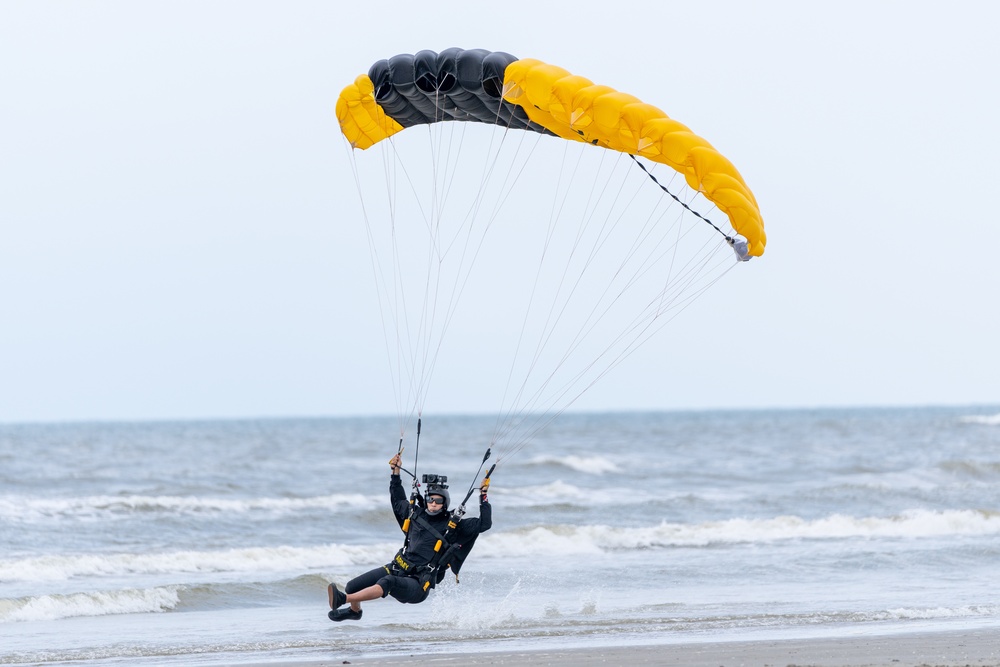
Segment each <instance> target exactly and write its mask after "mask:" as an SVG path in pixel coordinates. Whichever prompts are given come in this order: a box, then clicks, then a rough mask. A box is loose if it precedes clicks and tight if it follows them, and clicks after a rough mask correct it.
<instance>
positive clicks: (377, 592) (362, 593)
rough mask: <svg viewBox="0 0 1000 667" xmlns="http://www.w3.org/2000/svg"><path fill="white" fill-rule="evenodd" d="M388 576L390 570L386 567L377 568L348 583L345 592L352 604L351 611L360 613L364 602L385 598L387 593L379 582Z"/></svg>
mask: <svg viewBox="0 0 1000 667" xmlns="http://www.w3.org/2000/svg"><path fill="white" fill-rule="evenodd" d="M388 576H389V571H388V570H386V569H385V568H384V567H376V568H375V569H374V570H369V571H367V572H365V573H364V574H359V575H358V576H356V577H354V578H353V579H351V580H350V581H348V582H347V585H346V586H344V592H346V593H347V602H348V603H350V605H351V609H353V610H354V611H358V610H359V609H361V603H362V602H365V601H366V600H376V599H378V598H384V597H385V591H384V590H383V588H382V587H380V586H379V585H378V582H379V580H380V579H383V578H385V577H388Z"/></svg>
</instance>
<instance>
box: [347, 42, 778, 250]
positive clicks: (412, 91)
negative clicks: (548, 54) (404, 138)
mask: <svg viewBox="0 0 1000 667" xmlns="http://www.w3.org/2000/svg"><path fill="white" fill-rule="evenodd" d="M337 119H338V121H339V122H340V127H341V130H342V131H343V133H344V136H345V137H346V138H347V140H348V141H349V142H350V143H351V145H352V146H353V147H354V148H361V149H365V148H369V147H371V146H372V145H374V144H376V143H378V142H379V141H382V140H384V139H387V138H389V137H391V136H392V135H394V134H396V133H397V132H399V131H401V130H403V129H404V128H407V127H412V126H415V125H421V124H428V123H436V122H441V121H449V120H451V121H473V122H481V123H490V124H494V125H501V126H504V127H508V128H513V129H521V130H528V131H533V132H540V133H543V134H551V135H555V136H558V137H561V138H563V139H570V140H574V141H582V142H585V143H589V144H593V145H596V146H600V147H602V148H607V149H611V150H615V151H620V152H623V153H628V154H630V155H637V156H641V157H644V158H646V159H649V160H651V161H653V162H659V163H661V164H665V165H667V166H669V167H671V168H673V169H674V170H676V171H678V172H679V173H681V174H683V176H684V178H685V180H686V182H687V184H688V185H689V186H690V187H691V188H692V189H694V190H696V191H699V192H701V193H702V194H703V195H704V196H705V198H706V199H708V200H709V201H710V202H712V203H713V204H714V205H715V206H716V207H718V208H719V210H721V211H722V212H723V213H725V214H726V215H727V216H728V217H729V220H730V222H731V223H732V226H733V229H735V230H736V232H737V233H738V234H740V235H741V236H743V237H744V238H745V239H746V241H747V246H748V249H749V254H750V255H754V256H760V255H762V254H763V252H764V246H765V243H766V235H765V233H764V223H763V219H762V218H761V214H760V209H759V207H758V206H757V201H756V199H755V198H754V195H753V193H752V192H751V191H750V188H749V187H747V185H746V183H745V181H744V180H743V177H742V176H741V175H740V173H739V171H737V170H736V167H735V166H733V164H732V163H731V162H730V161H729V160H728V159H726V158H725V157H724V156H723V155H722V154H721V153H719V152H718V151H717V150H716V149H715V148H714V147H713V146H712V145H711V144H710V143H709V142H708V141H706V140H705V139H703V138H701V137H699V136H698V135H696V134H694V133H693V132H691V131H690V130H689V129H688V128H687V127H686V126H684V125H683V124H681V123H679V122H677V121H675V120H673V119H671V118H669V117H668V116H667V115H666V114H665V113H664V112H663V111H661V110H660V109H658V108H657V107H655V106H652V105H650V104H646V103H643V102H642V101H640V100H638V99H637V98H635V97H633V96H632V95H628V94H627V93H622V92H619V91H616V90H614V89H613V88H609V87H607V86H600V85H595V84H594V83H593V82H591V81H590V80H588V79H586V78H584V77H581V76H575V75H573V74H570V73H569V72H568V71H566V70H564V69H562V68H560V67H556V66H554V65H549V64H547V63H544V62H542V61H539V60H534V59H518V58H516V57H514V56H512V55H510V54H509V53H504V52H501V51H497V52H490V51H485V50H482V49H473V50H463V49H458V48H453V49H447V50H445V51H442V52H441V53H435V52H433V51H421V52H419V53H417V54H414V55H410V54H401V55H397V56H394V57H392V58H389V59H387V60H380V61H378V62H377V63H375V64H374V65H372V67H371V69H370V70H369V71H368V74H367V75H361V76H359V77H358V78H357V79H356V80H355V81H354V83H353V84H351V85H349V86H347V87H346V88H344V90H343V92H341V94H340V98H339V99H338V101H337Z"/></svg>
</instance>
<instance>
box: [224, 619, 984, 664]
mask: <svg viewBox="0 0 1000 667" xmlns="http://www.w3.org/2000/svg"><path fill="white" fill-rule="evenodd" d="M266 664H267V665H268V666H269V667H275V666H276V665H283V666H284V667H320V666H322V667H333V666H334V665H347V664H350V665H364V666H372V665H403V666H405V665H432V666H434V667H458V666H460V665H461V666H464V665H549V666H552V667H570V666H571V665H573V666H581V667H589V666H593V665H627V666H628V667H633V666H635V665H665V666H677V667H739V666H740V665H747V666H753V665H760V666H761V667H764V666H768V667H786V666H791V665H795V666H799V667H805V666H806V665H812V666H816V667H862V666H864V667H868V666H873V665H878V666H883V665H884V666H885V667H930V666H948V667H959V666H966V665H971V666H973V667H983V666H993V667H1000V628H988V629H979V630H967V631H952V632H928V633H907V634H897V635H883V636H869V635H859V636H854V637H848V638H837V639H785V640H760V641H740V642H714V643H694V644H661V645H656V646H634V647H617V646H616V647H594V648H581V649H565V648H560V649H555V650H546V649H545V648H538V649H537V650H525V651H522V650H511V651H499V652H489V653H427V654H423V655H417V654H410V653H407V654H401V655H397V656H391V657H389V656H382V657H378V658H362V657H352V656H346V655H345V656H342V657H338V656H331V657H329V658H326V659H323V660H303V661H301V662H298V661H287V662H281V663H266ZM242 667H249V666H247V665H243V666H242ZM260 667H264V665H263V664H262V665H261V666H260Z"/></svg>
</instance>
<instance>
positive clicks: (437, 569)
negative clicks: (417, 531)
mask: <svg viewBox="0 0 1000 667" xmlns="http://www.w3.org/2000/svg"><path fill="white" fill-rule="evenodd" d="M459 521H461V519H459V518H456V517H455V514H454V513H452V514H451V515H450V517H449V519H448V527H447V528H446V529H445V531H444V533H442V532H441V531H439V530H438V529H437V528H435V527H434V526H433V525H431V523H430V522H429V521H428V520H427V519H426V517H425V516H424V509H423V508H422V507H419V506H418V505H416V503H411V505H410V516H409V517H407V520H406V521H404V526H403V530H404V532H406V538H405V539H404V540H403V546H402V547H401V548H400V549H399V551H397V552H396V555H395V557H393V559H392V562H391V563H389V564H388V565H386V566H385V568H386V571H387V572H389V573H390V574H397V573H398V574H400V575H404V576H408V577H414V578H415V579H417V580H419V581H420V583H421V587H422V588H423V590H424V591H429V590H430V589H432V588H434V587H435V586H436V585H437V584H439V583H441V581H442V580H443V579H444V574H445V572H446V571H447V570H448V569H449V568H451V570H452V571H453V572H454V573H455V582H456V583H458V571H459V570H460V569H461V567H462V563H463V562H464V561H465V557H466V555H468V552H469V550H471V549H472V545H473V544H474V543H475V541H476V538H477V537H478V535H474V536H473V537H472V539H470V540H469V541H468V542H466V543H464V544H460V543H458V542H457V541H456V539H455V538H456V537H457V532H458V523H459ZM411 523H416V524H418V525H419V526H420V527H421V528H423V529H424V530H426V531H427V532H429V533H430V534H431V535H433V536H434V537H436V538H437V542H436V543H435V544H434V556H433V557H432V558H431V560H430V561H429V562H427V563H426V564H424V565H414V564H413V563H411V562H410V561H408V560H407V559H406V556H405V555H404V554H405V553H406V549H407V547H408V546H409V544H410V530H409V529H410V525H411Z"/></svg>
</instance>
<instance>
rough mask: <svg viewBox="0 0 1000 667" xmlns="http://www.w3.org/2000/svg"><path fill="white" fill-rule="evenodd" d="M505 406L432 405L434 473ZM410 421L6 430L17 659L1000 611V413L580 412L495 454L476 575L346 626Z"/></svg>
mask: <svg viewBox="0 0 1000 667" xmlns="http://www.w3.org/2000/svg"><path fill="white" fill-rule="evenodd" d="M495 421H496V420H495V417H492V416H490V417H473V416H463V417H454V416H434V415H424V417H423V423H422V426H423V428H422V434H421V440H420V443H419V468H418V473H421V474H422V473H438V474H445V475H448V477H449V480H450V484H451V492H452V497H453V499H454V500H455V503H457V502H458V501H459V500H460V499H461V498H462V497H463V496H464V495H465V491H466V490H467V489H468V487H469V486H470V485H471V484H472V483H473V482H474V481H477V480H476V478H475V474H476V469H477V466H478V465H479V463H480V461H481V460H482V456H483V452H484V450H485V448H486V445H487V444H488V441H489V439H490V434H491V429H492V428H493V427H494V425H495ZM398 440H399V425H398V420H396V419H395V418H336V419H334V418H331V419H318V418H317V419H287V420H283V419H266V420H265V419H262V420H240V421H203V422H156V423H79V424H20V425H18V424H13V425H12V424H8V425H0V664H4V665H12V664H52V663H65V662H70V661H72V662H73V664H76V665H121V664H130V665H178V664H184V665H199V664H213V663H214V664H218V663H240V662H258V663H260V662H270V661H280V660H288V659H297V660H320V659H331V660H333V659H335V660H337V661H342V660H350V659H352V658H357V657H362V656H381V657H391V656H392V655H411V654H421V653H434V652H445V653H449V652H452V653H454V652H477V651H490V650H528V649H531V648H548V649H551V648H553V647H570V646H573V647H586V646H608V645H612V646H620V645H635V644H670V643H678V642H699V641H728V640H747V639H770V638H775V639H776V638H801V637H846V636H853V635H858V634H865V635H870V634H876V635H877V634H890V633H900V632H913V631H921V632H923V631H929V630H939V629H940V630H946V629H968V628H981V627H993V628H995V627H998V626H1000V600H998V598H997V592H996V591H997V587H996V582H997V581H998V580H1000V407H997V406H991V407H964V408H963V407H946V408H945V407H939V408H935V407H929V408H893V409H874V408H871V409H822V410H819V409H818V410H773V411H772V410H759V411H703V412H661V413H614V414H583V413H580V414H565V415H562V416H560V417H559V418H557V419H556V420H554V421H553V422H552V423H551V425H550V426H549V427H548V428H547V429H546V430H545V431H543V432H542V433H540V434H538V435H537V436H536V437H534V438H533V439H532V440H531V441H530V442H528V443H527V444H526V445H525V446H524V447H523V448H521V449H520V450H518V451H516V452H514V453H513V454H510V455H508V456H506V457H505V458H501V460H500V462H499V465H498V467H497V471H496V472H495V473H494V476H493V483H492V487H491V490H490V500H491V502H492V504H493V508H494V526H493V529H492V530H490V531H489V532H488V533H485V534H484V535H483V536H482V537H481V538H480V540H479V542H478V543H477V545H476V547H475V549H474V551H473V552H472V555H471V556H470V558H469V560H468V561H467V563H466V565H465V567H464V569H463V571H462V574H461V582H460V583H456V582H455V579H454V577H452V576H451V575H450V574H449V575H448V576H447V577H446V579H445V581H444V582H443V583H442V584H441V585H440V586H438V588H437V589H436V590H435V591H434V592H433V593H432V594H431V597H430V598H429V599H428V600H427V601H426V602H424V603H423V604H420V605H403V604H399V603H397V602H395V601H394V600H392V599H386V600H377V601H373V602H369V603H366V604H365V606H364V609H365V614H364V618H363V619H362V620H361V621H360V622H354V623H350V622H345V623H341V624H335V623H331V622H330V621H329V620H328V619H327V612H328V611H329V608H328V606H327V600H326V597H327V596H326V586H327V583H328V582H331V581H334V582H338V583H340V584H341V585H343V584H344V583H346V582H347V581H348V580H349V579H350V578H351V577H353V576H355V575H357V574H360V573H361V572H364V571H365V570H367V569H369V568H372V567H376V566H378V565H381V564H383V563H386V562H388V561H389V559H390V558H391V557H392V555H393V554H394V553H395V551H396V549H397V548H398V547H399V545H400V544H401V541H402V534H401V533H400V531H399V529H398V526H397V525H396V523H395V521H394V520H393V518H392V514H391V512H390V509H389V503H388V481H389V467H388V465H387V462H388V460H389V458H390V457H392V455H393V454H395V453H396V450H397V447H398ZM404 444H405V445H406V451H405V452H404V459H405V465H406V467H407V468H408V469H411V470H412V465H413V454H414V449H415V447H416V443H415V442H414V439H413V437H412V434H408V435H407V441H406V442H405V443H404ZM494 460H495V459H494ZM491 462H493V461H492V460H491ZM404 484H405V485H406V486H407V488H408V487H409V482H408V480H405V479H404ZM473 498H474V500H473V501H472V502H471V503H470V508H469V509H470V511H469V515H470V516H475V515H476V513H477V511H478V507H477V503H476V502H475V496H473Z"/></svg>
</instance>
